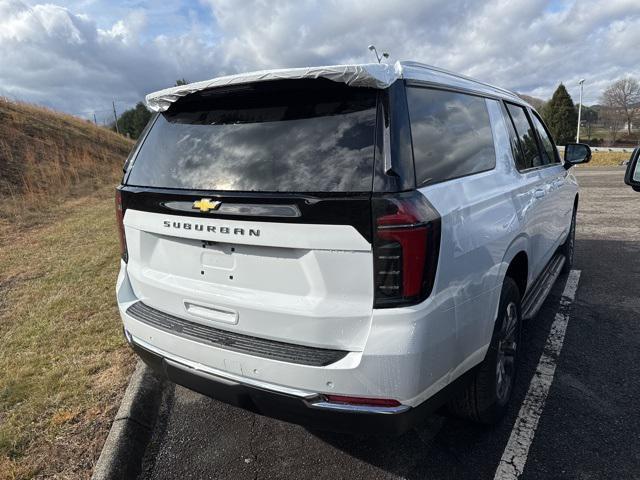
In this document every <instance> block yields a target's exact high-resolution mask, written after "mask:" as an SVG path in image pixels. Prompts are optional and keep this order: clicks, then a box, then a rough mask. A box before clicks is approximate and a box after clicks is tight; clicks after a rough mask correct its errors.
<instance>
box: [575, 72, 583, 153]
mask: <svg viewBox="0 0 640 480" xmlns="http://www.w3.org/2000/svg"><path fill="white" fill-rule="evenodd" d="M578 83H579V84H580V102H579V103H578V133H577V134H576V143H580V120H581V118H582V88H583V86H584V78H583V79H582V80H580V81H579V82H578Z"/></svg>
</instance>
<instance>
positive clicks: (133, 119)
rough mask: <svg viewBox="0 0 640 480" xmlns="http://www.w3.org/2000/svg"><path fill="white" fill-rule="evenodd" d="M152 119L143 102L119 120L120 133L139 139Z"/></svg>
mask: <svg viewBox="0 0 640 480" xmlns="http://www.w3.org/2000/svg"><path fill="white" fill-rule="evenodd" d="M150 118H151V112H149V110H147V107H145V106H144V104H143V103H142V102H138V104H137V105H136V106H135V108H132V109H130V110H127V111H126V112H124V113H123V114H122V115H120V118H118V128H119V129H120V133H122V134H123V135H128V136H129V137H131V138H133V139H137V138H138V137H139V136H140V134H141V133H142V130H144V127H145V126H146V125H147V123H148V122H149V119H150Z"/></svg>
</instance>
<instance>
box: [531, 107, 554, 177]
mask: <svg viewBox="0 0 640 480" xmlns="http://www.w3.org/2000/svg"><path fill="white" fill-rule="evenodd" d="M533 125H534V126H535V127H536V131H537V132H538V136H539V137H540V143H541V144H542V157H543V158H542V162H543V163H544V164H545V165H548V164H550V163H558V162H559V161H560V159H559V157H558V154H557V152H556V147H555V145H554V144H553V140H551V136H550V135H549V132H547V129H546V128H545V126H544V124H543V123H542V121H541V120H540V119H539V118H538V116H537V115H536V114H535V113H534V115H533Z"/></svg>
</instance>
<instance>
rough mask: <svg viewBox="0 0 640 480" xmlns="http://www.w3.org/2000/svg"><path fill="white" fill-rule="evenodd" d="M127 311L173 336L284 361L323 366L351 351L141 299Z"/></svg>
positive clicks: (137, 318) (139, 319) (141, 320)
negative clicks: (208, 321) (217, 322)
mask: <svg viewBox="0 0 640 480" xmlns="http://www.w3.org/2000/svg"><path fill="white" fill-rule="evenodd" d="M127 314H128V315H130V316H132V317H133V318H135V319H136V320H138V321H140V322H144V323H146V324H148V325H151V326H153V327H156V328H159V329H161V330H164V331H166V332H169V333H172V334H174V335H179V336H181V337H185V338H189V339H192V340H196V341H198V342H200V343H205V344H207V345H213V346H216V347H219V348H224V349H226V350H232V351H235V352H240V353H246V354H248V355H253V356H256V357H263V358H269V359H272V360H279V361H281V362H288V363H297V364H300V365H309V366H314V367H323V366H325V365H329V364H331V363H335V362H337V361H338V360H340V359H342V358H344V357H345V356H346V355H347V353H349V352H346V351H343V350H331V349H325V348H317V347H308V346H305V345H296V344H293V343H285V342H278V341H275V340H267V339H264V338H259V337H254V336H251V335H244V334H241V333H236V332H229V331H227V330H221V329H218V328H214V327H209V326H207V325H202V324H200V323H195V322H191V321H189V320H185V319H183V318H179V317H176V316H174V315H170V314H168V313H164V312H161V311H160V310H156V309H155V308H152V307H150V306H148V305H145V304H144V303H142V302H136V303H134V304H133V305H131V306H130V307H129V308H128V309H127Z"/></svg>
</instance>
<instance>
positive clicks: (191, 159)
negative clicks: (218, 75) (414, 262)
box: [127, 80, 377, 192]
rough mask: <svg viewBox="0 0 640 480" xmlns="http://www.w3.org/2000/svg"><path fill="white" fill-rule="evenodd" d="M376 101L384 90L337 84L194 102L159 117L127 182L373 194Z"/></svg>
mask: <svg viewBox="0 0 640 480" xmlns="http://www.w3.org/2000/svg"><path fill="white" fill-rule="evenodd" d="M327 82H328V83H327ZM376 96H377V94H376V91H375V90H372V89H360V88H352V87H347V86H345V85H342V84H338V83H335V82H330V81H328V80H326V81H325V80H322V81H320V80H312V81H293V82H288V81H282V82H265V83H264V84H255V85H248V86H246V85H245V86H242V87H239V88H235V89H230V90H227V91H225V90H222V91H216V90H212V91H209V92H206V91H205V92H203V93H201V94H198V95H189V96H187V97H184V98H183V99H182V100H181V101H178V102H176V103H175V104H174V105H173V106H172V107H171V108H170V109H169V110H168V111H167V112H165V113H163V114H161V115H159V116H158V119H157V120H156V122H155V124H154V125H153V127H152V128H151V130H150V132H149V134H148V136H147V138H146V139H145V142H144V144H143V145H142V148H141V149H140V152H139V153H138V155H137V157H136V159H135V161H134V163H133V165H132V167H131V171H130V174H129V177H128V179H127V184H129V185H138V186H148V187H164V188H180V189H196V190H222V191H259V192H364V191H370V190H371V187H372V181H373V156H374V140H375V124H376Z"/></svg>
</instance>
